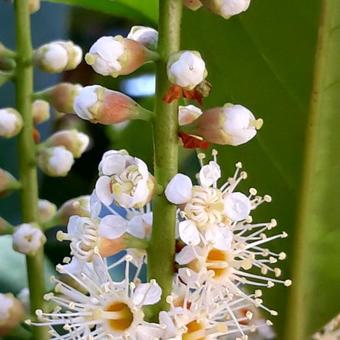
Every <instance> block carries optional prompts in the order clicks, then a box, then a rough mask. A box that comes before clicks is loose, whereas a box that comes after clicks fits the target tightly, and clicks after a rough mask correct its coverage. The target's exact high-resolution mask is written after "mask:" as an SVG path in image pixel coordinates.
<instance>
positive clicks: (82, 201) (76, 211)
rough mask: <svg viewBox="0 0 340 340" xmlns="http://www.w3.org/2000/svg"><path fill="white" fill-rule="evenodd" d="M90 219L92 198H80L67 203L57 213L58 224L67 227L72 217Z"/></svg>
mask: <svg viewBox="0 0 340 340" xmlns="http://www.w3.org/2000/svg"><path fill="white" fill-rule="evenodd" d="M74 215H78V216H80V217H90V216H91V213H90V196H79V197H76V198H72V199H70V200H68V201H66V202H65V203H64V204H63V205H62V206H61V207H60V208H59V210H58V211H57V218H58V222H59V223H60V224H62V225H66V224H67V223H68V220H69V218H70V217H71V216H74Z"/></svg>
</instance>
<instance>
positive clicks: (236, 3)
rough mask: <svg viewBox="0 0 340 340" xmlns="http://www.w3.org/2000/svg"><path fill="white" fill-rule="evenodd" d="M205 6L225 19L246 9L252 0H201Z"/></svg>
mask: <svg viewBox="0 0 340 340" xmlns="http://www.w3.org/2000/svg"><path fill="white" fill-rule="evenodd" d="M201 2H202V3H203V6H204V7H206V8H208V9H209V10H210V11H212V12H213V13H215V14H217V15H220V16H222V17H223V18H225V19H229V18H230V17H232V16H234V15H237V14H240V13H242V12H244V11H246V10H247V9H248V7H249V5H250V0H201Z"/></svg>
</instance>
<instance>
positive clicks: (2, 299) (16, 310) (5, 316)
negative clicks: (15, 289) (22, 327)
mask: <svg viewBox="0 0 340 340" xmlns="http://www.w3.org/2000/svg"><path fill="white" fill-rule="evenodd" d="M24 316H25V310H24V306H23V305H22V303H21V302H20V301H19V300H18V299H16V298H15V297H14V295H13V294H11V293H7V294H3V293H0V336H6V335H8V334H9V333H10V332H11V330H12V329H14V328H15V327H16V326H18V325H19V324H20V322H21V321H22V320H23V319H24Z"/></svg>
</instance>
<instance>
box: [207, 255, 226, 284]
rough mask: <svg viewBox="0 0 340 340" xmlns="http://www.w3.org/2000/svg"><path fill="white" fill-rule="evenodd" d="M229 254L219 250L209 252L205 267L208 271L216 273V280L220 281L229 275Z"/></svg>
mask: <svg viewBox="0 0 340 340" xmlns="http://www.w3.org/2000/svg"><path fill="white" fill-rule="evenodd" d="M228 260H229V253H228V252H226V251H222V250H219V249H215V248H214V249H212V250H210V251H209V253H208V256H207V258H206V260H205V266H206V268H207V269H208V270H212V271H213V272H214V278H215V279H220V278H222V277H224V276H225V275H227V274H229V263H228Z"/></svg>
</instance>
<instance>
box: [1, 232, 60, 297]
mask: <svg viewBox="0 0 340 340" xmlns="http://www.w3.org/2000/svg"><path fill="white" fill-rule="evenodd" d="M0 249H1V256H0V273H1V276H0V287H1V291H2V292H13V293H18V292H19V291H20V290H21V289H23V288H25V287H27V278H26V264H25V262H26V261H25V256H24V255H23V254H20V253H17V252H15V251H14V250H13V249H12V236H10V235H7V236H1V237H0ZM45 275H46V283H47V286H48V287H47V289H51V284H50V283H49V280H48V278H49V277H50V276H52V275H55V271H54V268H53V266H52V265H51V263H50V262H49V261H48V260H47V259H46V260H45Z"/></svg>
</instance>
